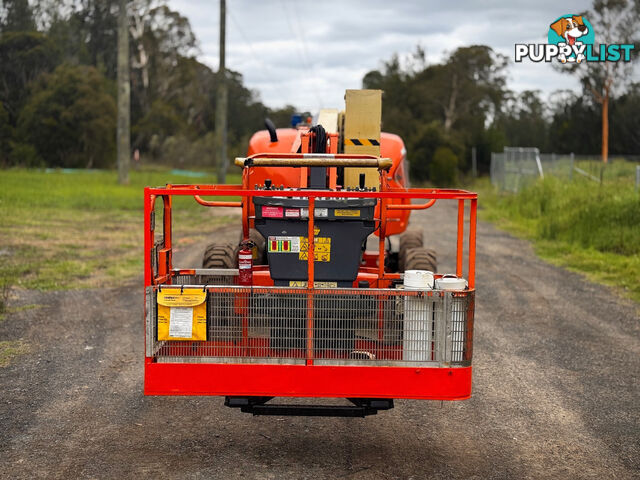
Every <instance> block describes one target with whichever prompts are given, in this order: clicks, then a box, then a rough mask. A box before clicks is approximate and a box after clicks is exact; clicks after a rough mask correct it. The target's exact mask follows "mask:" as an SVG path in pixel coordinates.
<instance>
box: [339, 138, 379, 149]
mask: <svg viewBox="0 0 640 480" xmlns="http://www.w3.org/2000/svg"><path fill="white" fill-rule="evenodd" d="M344 144H345V145H366V146H372V147H377V146H378V145H380V142H379V141H378V140H376V139H375V138H345V139H344Z"/></svg>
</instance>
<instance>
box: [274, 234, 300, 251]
mask: <svg viewBox="0 0 640 480" xmlns="http://www.w3.org/2000/svg"><path fill="white" fill-rule="evenodd" d="M300 243H301V242H300V237H269V241H268V244H269V245H268V247H269V250H268V251H269V253H298V252H300Z"/></svg>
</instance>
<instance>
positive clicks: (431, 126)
mask: <svg viewBox="0 0 640 480" xmlns="http://www.w3.org/2000/svg"><path fill="white" fill-rule="evenodd" d="M584 14H585V15H586V16H587V18H589V19H590V20H591V23H592V25H595V26H597V30H596V35H597V38H596V43H598V42H603V43H606V44H613V43H622V44H625V43H626V44H636V45H640V2H638V1H637V0H594V4H593V7H592V9H591V10H590V11H589V12H584ZM594 48H595V53H596V54H598V52H599V48H600V46H599V45H594ZM637 58H638V54H637V52H636V53H634V56H633V57H632V60H637ZM508 63H509V60H508V58H507V57H505V56H504V55H501V54H499V53H497V52H495V51H494V50H493V49H491V48H490V47H488V46H485V45H472V46H468V47H461V48H458V49H457V50H455V51H454V52H452V53H450V54H449V55H448V56H447V57H446V58H445V59H444V60H443V61H441V62H440V63H435V64H427V62H426V56H425V51H424V49H423V48H421V47H420V46H418V47H416V49H415V51H414V52H413V53H412V54H411V55H409V56H408V57H405V58H403V59H402V61H401V59H400V58H399V56H398V55H394V56H393V57H392V58H391V59H390V60H388V61H386V62H384V63H383V65H382V68H380V69H378V70H373V71H370V72H368V73H367V74H366V75H365V76H364V78H363V80H362V84H363V87H364V88H376V89H382V90H384V94H383V108H382V119H383V129H384V130H386V131H390V132H393V133H397V134H399V135H400V136H401V137H403V139H404V141H405V143H406V145H407V151H408V158H409V161H410V165H411V173H412V175H413V178H414V179H417V180H425V179H431V180H435V181H436V183H439V184H443V183H453V182H455V177H456V175H457V172H458V171H459V170H462V171H468V170H469V169H470V166H471V150H472V148H474V147H475V148H476V152H477V162H478V168H479V170H480V171H481V172H487V171H488V169H489V165H490V160H491V152H500V151H502V150H503V148H504V147H505V146H514V147H537V148H539V149H540V151H541V152H555V153H571V152H573V153H576V154H590V155H597V154H600V153H601V155H602V159H603V161H605V162H606V161H607V157H608V154H609V153H611V154H634V153H636V154H637V153H639V152H640V82H638V81H637V78H638V77H637V76H636V77H635V81H634V76H633V74H634V70H633V67H634V65H633V62H629V63H626V62H618V63H612V62H602V63H595V62H589V63H588V64H584V63H583V64H581V65H578V64H573V65H558V66H557V67H558V70H559V71H561V72H563V73H567V74H570V75H575V76H577V77H578V78H579V80H580V84H581V91H578V92H573V91H568V90H562V91H556V92H554V93H552V94H551V95H550V97H549V98H548V99H547V100H545V99H543V97H542V94H541V92H540V91H538V90H533V91H523V92H519V93H518V92H514V91H511V90H510V89H509V88H507V75H506V73H507V72H506V70H507V67H508Z"/></svg>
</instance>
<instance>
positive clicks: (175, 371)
mask: <svg viewBox="0 0 640 480" xmlns="http://www.w3.org/2000/svg"><path fill="white" fill-rule="evenodd" d="M290 157H291V155H290ZM335 157H336V158H340V157H353V156H348V155H344V156H341V155H335ZM248 172H249V168H245V169H244V171H243V185H167V186H165V187H159V188H145V189H144V215H145V237H144V248H145V261H144V283H145V287H148V286H153V285H158V284H167V283H171V271H172V263H171V260H172V258H171V248H172V244H171V197H172V196H193V197H194V199H195V200H196V201H197V202H198V203H200V204H202V205H204V206H213V207H236V208H237V207H241V208H243V212H244V213H245V214H244V215H243V222H242V223H243V225H242V226H243V232H244V236H245V238H248V233H249V226H250V220H251V218H250V214H249V212H250V205H251V199H252V198H253V197H256V196H260V197H267V196H280V197H282V196H296V197H307V198H308V199H309V217H308V249H309V252H308V263H307V268H308V284H307V289H306V291H307V294H308V298H309V301H308V304H307V308H308V315H307V318H308V323H307V329H308V332H307V345H306V361H305V365H275V364H215V363H198V364H195V363H194V364H191V363H158V362H156V361H155V359H154V358H153V357H147V358H146V360H145V382H144V392H145V394H146V395H231V396H246V395H255V396H291V397H361V398H367V397H380V398H414V399H438V400H461V399H465V398H468V397H469V396H470V395H471V368H472V367H471V366H464V367H446V368H431V367H387V366H346V365H345V366H325V365H314V362H313V360H314V352H313V328H314V325H313V292H314V288H313V281H314V252H313V248H314V218H315V216H314V209H315V200H316V199H318V198H325V197H334V198H335V197H349V198H376V199H378V201H379V203H380V209H379V210H378V211H379V212H380V215H379V216H380V218H379V219H376V221H378V222H379V226H380V228H379V232H380V234H379V237H380V253H379V257H378V262H377V263H378V265H377V268H376V269H372V268H367V267H364V268H361V269H360V272H361V273H360V275H363V276H368V277H367V278H371V279H375V280H377V281H375V280H374V281H375V283H376V285H375V286H377V287H379V288H384V287H387V286H388V285H389V284H390V282H391V280H394V279H397V278H398V274H393V273H389V272H386V271H385V261H384V260H385V237H386V226H387V215H386V212H387V210H388V209H390V208H393V209H407V210H415V209H426V208H429V207H430V206H432V205H433V204H434V203H435V202H436V201H438V200H445V199H446V200H457V201H458V216H457V225H458V235H457V242H456V275H457V276H459V277H462V276H463V274H464V272H463V258H464V243H465V242H464V208H465V202H466V201H467V200H468V201H469V207H470V210H469V211H470V215H469V236H468V266H467V272H466V274H467V279H468V284H469V291H473V290H474V289H475V243H476V213H477V212H476V210H477V194H476V193H473V192H469V191H466V190H458V189H422V188H420V189H418V188H409V189H395V188H389V186H388V183H387V180H386V176H385V174H384V171H381V172H380V185H381V188H380V191H377V192H372V191H344V190H338V191H334V190H332V191H326V190H302V191H301V190H256V189H252V188H250V186H249V173H248ZM204 196H215V197H241V198H242V200H241V201H240V202H238V201H233V202H230V201H221V200H204V199H202V197H204ZM159 197H160V198H161V199H162V201H163V203H164V234H165V242H164V243H165V244H164V248H163V249H162V250H161V252H162V261H163V262H164V264H163V265H160V261H159V262H158V272H157V276H156V275H154V273H153V272H152V259H151V255H152V248H153V246H154V241H155V239H154V231H153V230H152V228H151V214H152V212H153V211H154V207H155V202H156V200H157V199H158V198H159ZM392 199H404V200H406V199H423V200H427V202H426V203H424V204H421V205H410V204H393V205H388V204H387V203H388V202H389V201H390V200H392ZM158 258H159V259H160V252H159V253H158ZM267 277H268V270H265V269H264V267H254V280H255V281H254V284H256V285H260V284H263V283H262V282H261V280H260V278H264V280H263V281H267ZM359 278H360V277H359ZM145 305H146V302H145ZM145 308H146V307H145ZM471 324H472V322H471ZM468 335H469V339H468V340H469V342H470V341H471V335H472V331H470V332H468ZM145 342H146V339H145Z"/></svg>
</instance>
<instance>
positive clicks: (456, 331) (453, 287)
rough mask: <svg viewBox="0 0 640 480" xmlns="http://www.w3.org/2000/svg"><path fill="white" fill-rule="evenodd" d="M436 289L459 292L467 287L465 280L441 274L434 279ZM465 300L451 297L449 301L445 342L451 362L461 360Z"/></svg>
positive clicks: (465, 312) (465, 311)
mask: <svg viewBox="0 0 640 480" xmlns="http://www.w3.org/2000/svg"><path fill="white" fill-rule="evenodd" d="M435 287H436V290H445V291H453V292H461V291H464V290H466V289H467V281H466V280H465V279H464V278H458V277H456V276H455V275H443V276H442V277H441V278H437V279H436V281H435ZM465 305H466V304H465V301H464V299H462V298H455V297H454V298H453V301H452V302H451V312H447V313H448V317H449V318H448V319H447V320H448V321H447V344H448V345H451V349H448V348H447V349H446V350H445V351H446V352H447V353H446V357H447V359H448V360H449V361H452V362H461V361H462V354H463V350H464V337H465V323H466V319H467V310H466V307H465Z"/></svg>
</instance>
